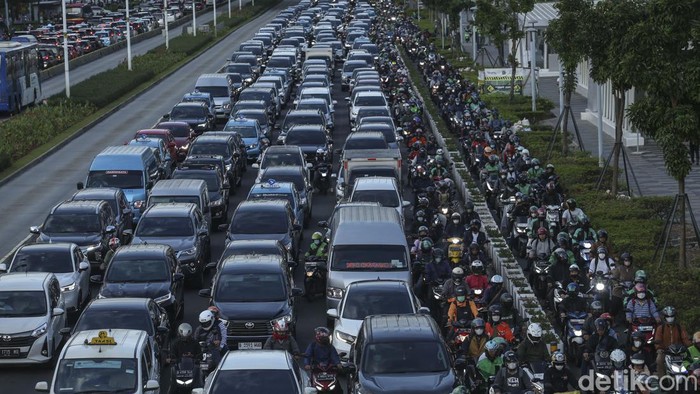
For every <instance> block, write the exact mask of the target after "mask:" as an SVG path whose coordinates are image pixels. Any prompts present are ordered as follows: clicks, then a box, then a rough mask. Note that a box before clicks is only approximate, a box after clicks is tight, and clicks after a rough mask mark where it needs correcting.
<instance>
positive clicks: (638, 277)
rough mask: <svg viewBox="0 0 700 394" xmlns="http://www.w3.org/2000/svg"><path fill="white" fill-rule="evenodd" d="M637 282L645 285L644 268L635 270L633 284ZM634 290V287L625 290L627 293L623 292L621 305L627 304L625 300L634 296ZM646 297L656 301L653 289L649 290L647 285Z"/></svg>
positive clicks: (645, 275) (645, 274)
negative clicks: (623, 298)
mask: <svg viewBox="0 0 700 394" xmlns="http://www.w3.org/2000/svg"><path fill="white" fill-rule="evenodd" d="M638 283H641V284H643V285H645V286H646V285H647V273H646V271H644V270H637V272H635V273H634V286H636V285H637V284H638ZM635 294H636V292H635V290H634V287H632V288H631V289H629V290H627V293H626V294H625V301H624V302H623V305H627V302H628V301H629V300H630V299H632V298H634V297H635ZM647 298H649V299H651V300H653V301H654V302H656V295H655V294H654V291H653V290H651V289H650V288H649V287H648V286H647Z"/></svg>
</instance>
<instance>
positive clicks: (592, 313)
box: [583, 300, 603, 341]
mask: <svg viewBox="0 0 700 394" xmlns="http://www.w3.org/2000/svg"><path fill="white" fill-rule="evenodd" d="M602 314H603V303H602V302H600V301H597V300H596V301H593V302H591V305H589V306H588V317H587V318H586V321H584V322H583V339H585V340H586V341H587V340H588V339H589V338H590V337H591V335H593V334H594V333H595V321H596V320H598V318H599V317H600V316H601V315H602Z"/></svg>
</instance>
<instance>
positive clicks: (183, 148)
mask: <svg viewBox="0 0 700 394" xmlns="http://www.w3.org/2000/svg"><path fill="white" fill-rule="evenodd" d="M189 148H190V144H185V145H182V146H181V147H180V150H188V149H189Z"/></svg>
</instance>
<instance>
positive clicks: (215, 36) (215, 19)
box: [214, 0, 216, 37]
mask: <svg viewBox="0 0 700 394" xmlns="http://www.w3.org/2000/svg"><path fill="white" fill-rule="evenodd" d="M214 36H215V37H216V0H214Z"/></svg>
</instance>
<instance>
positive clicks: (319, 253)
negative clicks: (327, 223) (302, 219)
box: [305, 231, 328, 259]
mask: <svg viewBox="0 0 700 394" xmlns="http://www.w3.org/2000/svg"><path fill="white" fill-rule="evenodd" d="M305 256H306V258H307V259H308V258H309V257H312V256H313V257H321V258H324V259H325V258H328V243H327V242H326V240H325V239H324V237H323V234H321V233H320V232H318V231H316V232H315V233H313V234H312V235H311V245H309V250H307V251H306V254H305Z"/></svg>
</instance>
